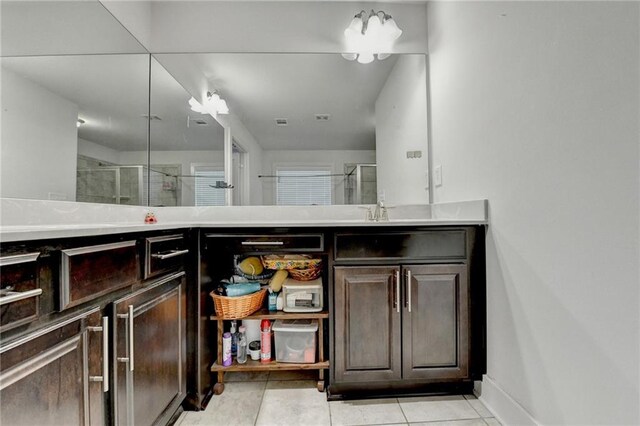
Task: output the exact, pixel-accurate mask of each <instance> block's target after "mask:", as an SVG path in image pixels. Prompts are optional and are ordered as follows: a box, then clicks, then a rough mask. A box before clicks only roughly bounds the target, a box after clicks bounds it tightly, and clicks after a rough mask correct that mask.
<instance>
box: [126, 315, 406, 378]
mask: <svg viewBox="0 0 640 426" xmlns="http://www.w3.org/2000/svg"><path fill="white" fill-rule="evenodd" d="M409 311H411V308H409ZM129 371H133V305H129Z"/></svg>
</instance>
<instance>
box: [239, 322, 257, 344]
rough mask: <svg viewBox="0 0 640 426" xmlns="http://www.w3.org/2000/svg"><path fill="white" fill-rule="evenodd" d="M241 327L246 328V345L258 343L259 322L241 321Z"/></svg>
mask: <svg viewBox="0 0 640 426" xmlns="http://www.w3.org/2000/svg"><path fill="white" fill-rule="evenodd" d="M242 325H244V326H245V327H247V331H246V332H245V333H246V335H247V343H249V342H253V341H254V340H257V341H260V320H259V319H255V320H249V319H244V320H242Z"/></svg>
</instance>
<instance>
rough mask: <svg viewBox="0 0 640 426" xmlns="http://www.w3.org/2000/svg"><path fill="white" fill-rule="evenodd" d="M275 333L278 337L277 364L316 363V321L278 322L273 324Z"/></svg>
mask: <svg viewBox="0 0 640 426" xmlns="http://www.w3.org/2000/svg"><path fill="white" fill-rule="evenodd" d="M273 331H274V333H275V335H276V361H277V362H295V363H301V364H313V363H314V362H316V331H318V322H317V321H316V320H311V319H298V320H277V321H275V322H274V323H273Z"/></svg>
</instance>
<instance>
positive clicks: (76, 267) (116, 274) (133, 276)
mask: <svg viewBox="0 0 640 426" xmlns="http://www.w3.org/2000/svg"><path fill="white" fill-rule="evenodd" d="M138 271H139V267H138V256H137V251H136V242H135V240H131V241H122V242H117V243H111V244H101V245H95V246H87V247H79V248H73V249H67V250H62V259H61V265H60V286H61V288H60V310H64V309H67V308H70V307H72V306H75V305H79V304H80V303H84V302H87V301H89V300H92V299H96V298H98V297H100V296H102V295H105V294H107V293H110V292H112V291H114V290H117V289H119V288H123V287H127V286H130V285H132V284H134V283H135V282H136V281H137V280H138V276H139V273H138Z"/></svg>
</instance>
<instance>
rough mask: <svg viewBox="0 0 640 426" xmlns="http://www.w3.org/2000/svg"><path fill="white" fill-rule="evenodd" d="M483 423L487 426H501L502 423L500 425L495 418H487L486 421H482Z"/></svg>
mask: <svg viewBox="0 0 640 426" xmlns="http://www.w3.org/2000/svg"><path fill="white" fill-rule="evenodd" d="M484 421H485V422H486V423H487V424H488V425H489V426H502V423H500V422H499V421H498V419H496V418H495V417H488V418H486V419H484Z"/></svg>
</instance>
